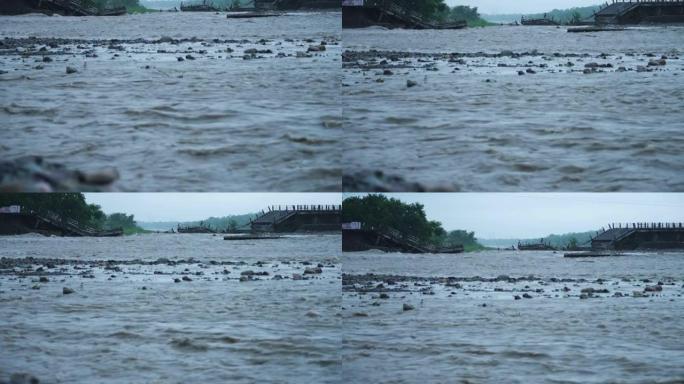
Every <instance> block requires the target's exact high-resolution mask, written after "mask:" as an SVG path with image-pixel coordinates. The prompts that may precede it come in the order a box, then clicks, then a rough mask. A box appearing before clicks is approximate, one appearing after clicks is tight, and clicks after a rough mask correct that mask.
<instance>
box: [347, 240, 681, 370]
mask: <svg viewBox="0 0 684 384" xmlns="http://www.w3.org/2000/svg"><path fill="white" fill-rule="evenodd" d="M342 269H343V275H342V284H343V285H342V287H343V288H342V290H343V302H342V313H343V329H344V340H343V354H342V367H343V375H345V377H347V379H348V380H351V381H355V380H362V379H364V380H368V381H372V382H380V383H414V382H418V381H424V382H475V383H496V382H511V383H528V382H549V381H553V382H565V383H584V382H592V383H609V382H614V381H615V379H616V378H619V379H620V381H624V382H628V383H643V382H678V381H681V380H683V379H684V370H683V369H682V368H681V364H679V361H681V359H682V358H684V349H683V348H682V347H681V345H679V343H678V342H676V341H675V340H678V339H680V338H681V337H682V335H684V327H683V326H682V324H681V323H680V322H679V321H678V318H679V317H680V316H681V315H682V314H683V313H684V264H683V263H682V254H681V252H672V253H628V254H625V255H624V256H621V257H614V258H602V259H600V260H599V259H596V260H587V259H585V260H575V259H566V258H563V256H562V255H561V254H557V253H553V252H520V251H485V252H479V253H475V254H460V255H408V254H397V253H389V254H385V253H380V252H375V251H370V252H361V253H345V254H344V255H343V258H342ZM654 356H658V358H654ZM427 362H429V364H428V363H427ZM454 365H457V366H458V367H459V369H458V370H454V368H453V367H454ZM387 372H392V373H391V374H388V373H387Z"/></svg>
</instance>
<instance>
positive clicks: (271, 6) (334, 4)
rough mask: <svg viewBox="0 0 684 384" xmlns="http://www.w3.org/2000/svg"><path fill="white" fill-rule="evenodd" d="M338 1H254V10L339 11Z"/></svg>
mask: <svg viewBox="0 0 684 384" xmlns="http://www.w3.org/2000/svg"><path fill="white" fill-rule="evenodd" d="M340 4H341V3H340V0H254V8H256V9H268V10H284V11H285V10H297V9H335V8H337V9H339V8H340V7H341V5H340Z"/></svg>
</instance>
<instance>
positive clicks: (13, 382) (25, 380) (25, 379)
mask: <svg viewBox="0 0 684 384" xmlns="http://www.w3.org/2000/svg"><path fill="white" fill-rule="evenodd" d="M39 383H40V380H38V378H36V377H35V376H33V375H31V374H28V373H13V374H12V376H10V381H9V384H39Z"/></svg>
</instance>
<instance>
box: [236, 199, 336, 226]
mask: <svg viewBox="0 0 684 384" xmlns="http://www.w3.org/2000/svg"><path fill="white" fill-rule="evenodd" d="M341 213H342V206H341V205H283V206H281V205H277V206H270V207H268V208H267V209H266V210H265V211H262V212H261V213H260V214H259V215H258V216H257V217H256V218H255V219H253V220H252V221H250V223H249V224H248V225H246V226H245V227H243V228H240V230H241V231H249V232H329V231H339V230H340V216H341Z"/></svg>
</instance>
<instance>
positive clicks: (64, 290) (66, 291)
mask: <svg viewBox="0 0 684 384" xmlns="http://www.w3.org/2000/svg"><path fill="white" fill-rule="evenodd" d="M72 293H74V290H73V289H71V288H67V287H64V288H62V294H63V295H69V294H72Z"/></svg>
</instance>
